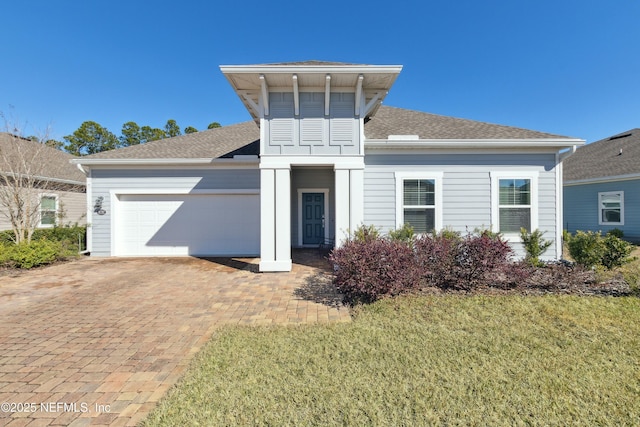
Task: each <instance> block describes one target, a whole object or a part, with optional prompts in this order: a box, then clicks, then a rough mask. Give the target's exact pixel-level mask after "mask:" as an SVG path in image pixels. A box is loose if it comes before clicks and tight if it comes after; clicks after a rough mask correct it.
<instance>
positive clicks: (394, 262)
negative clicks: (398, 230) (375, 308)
mask: <svg viewBox="0 0 640 427" xmlns="http://www.w3.org/2000/svg"><path fill="white" fill-rule="evenodd" d="M329 259H330V261H331V262H332V263H333V265H334V271H335V273H334V283H335V285H336V287H337V289H338V291H340V292H341V293H342V294H343V295H344V296H345V299H346V300H347V301H349V302H351V303H356V302H373V301H375V300H377V299H379V298H381V297H383V296H386V295H397V294H399V293H402V292H408V291H410V290H412V289H416V288H417V286H418V283H419V275H418V271H417V269H416V263H415V256H414V252H413V249H412V248H411V246H410V245H408V244H407V243H405V242H399V241H392V240H386V239H381V238H377V239H371V240H367V241H365V242H362V241H349V242H346V243H345V244H344V245H343V246H341V247H340V248H337V249H335V250H334V251H333V252H332V253H331V255H330V256H329Z"/></svg>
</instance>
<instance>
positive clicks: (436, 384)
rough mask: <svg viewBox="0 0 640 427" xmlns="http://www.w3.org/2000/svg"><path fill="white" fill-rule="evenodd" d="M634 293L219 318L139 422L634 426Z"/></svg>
mask: <svg viewBox="0 0 640 427" xmlns="http://www.w3.org/2000/svg"><path fill="white" fill-rule="evenodd" d="M639 402H640V299H638V298H632V297H629V298H604V297H591V298H588V297H569V296H545V297H519V296H473V297H462V296H432V297H405V298H397V299H391V300H383V301H379V302H377V303H375V304H372V305H370V306H365V307H360V308H358V309H357V310H356V312H355V318H354V321H353V322H352V323H350V324H329V325H307V326H301V327H271V328H251V327H227V328H223V329H221V330H220V331H219V332H218V333H217V334H216V335H215V337H214V338H213V339H212V340H211V342H210V343H209V344H208V346H207V347H206V348H205V349H203V351H201V352H200V353H199V354H198V355H197V356H196V359H195V360H194V363H193V364H192V366H191V367H190V369H189V371H188V372H187V373H186V375H185V376H184V378H183V379H182V381H181V382H180V383H179V384H178V385H177V386H176V387H174V388H173V389H172V390H170V392H169V393H168V395H167V396H166V397H165V398H164V399H163V400H162V401H161V402H160V404H159V406H158V407H157V409H156V410H155V411H154V412H153V413H152V414H150V416H149V417H148V419H147V420H146V421H145V425H148V426H155V425H171V426H176V425H203V426H213V425H241V426H242V425H247V426H249V425H273V426H285V425H291V426H305V425H318V426H325V425H354V426H361V425H393V426H402V425H465V426H467V425H478V426H480V425H483V426H484V425H500V426H502V425H562V426H565V425H611V426H614V425H615V426H619V425H639V424H640V403H639Z"/></svg>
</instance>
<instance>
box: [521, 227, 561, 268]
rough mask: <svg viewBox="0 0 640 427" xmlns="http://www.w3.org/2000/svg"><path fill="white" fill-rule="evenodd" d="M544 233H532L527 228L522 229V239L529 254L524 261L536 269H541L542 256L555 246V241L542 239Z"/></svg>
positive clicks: (536, 231) (537, 231) (538, 231)
mask: <svg viewBox="0 0 640 427" xmlns="http://www.w3.org/2000/svg"><path fill="white" fill-rule="evenodd" d="M543 235H544V232H542V231H540V230H537V229H536V230H534V231H532V232H531V233H529V232H528V231H527V229H526V228H524V227H523V228H521V229H520V238H521V239H522V243H523V245H524V249H525V251H526V252H527V255H526V256H525V258H524V260H525V261H526V262H528V263H529V264H531V265H532V266H534V267H541V266H542V265H543V263H542V262H541V261H540V255H542V254H543V253H545V251H546V250H547V249H549V246H551V245H552V244H553V240H545V239H543V238H542V236H543Z"/></svg>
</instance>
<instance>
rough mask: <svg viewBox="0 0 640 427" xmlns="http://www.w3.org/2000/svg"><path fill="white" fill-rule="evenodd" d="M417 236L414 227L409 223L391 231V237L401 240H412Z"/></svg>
mask: <svg viewBox="0 0 640 427" xmlns="http://www.w3.org/2000/svg"><path fill="white" fill-rule="evenodd" d="M415 237H416V233H415V232H414V231H413V227H412V226H411V224H409V223H406V222H405V223H404V224H402V227H400V228H396V229H395V230H391V231H389V238H390V239H391V240H395V241H399V242H412V241H413V240H414V239H415Z"/></svg>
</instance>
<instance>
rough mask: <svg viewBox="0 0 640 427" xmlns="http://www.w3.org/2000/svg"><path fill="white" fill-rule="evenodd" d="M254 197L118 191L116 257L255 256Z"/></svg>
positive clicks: (256, 221)
mask: <svg viewBox="0 0 640 427" xmlns="http://www.w3.org/2000/svg"><path fill="white" fill-rule="evenodd" d="M259 203H260V201H259V197H258V196H257V195H121V196H120V197H119V203H118V214H117V215H116V218H117V220H116V221H117V224H116V226H115V227H114V229H115V234H116V235H115V242H116V245H115V251H116V255H119V256H153V255H162V256H165V255H166V256H172V255H175V256H179V255H199V256H207V255H209V256H212V255H243V254H245V255H256V254H258V253H259V246H260V244H259V242H260V229H259V226H260V225H259V224H260V217H259Z"/></svg>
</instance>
